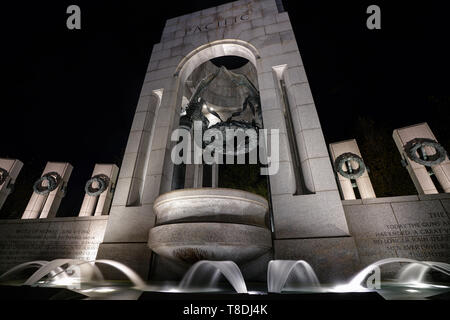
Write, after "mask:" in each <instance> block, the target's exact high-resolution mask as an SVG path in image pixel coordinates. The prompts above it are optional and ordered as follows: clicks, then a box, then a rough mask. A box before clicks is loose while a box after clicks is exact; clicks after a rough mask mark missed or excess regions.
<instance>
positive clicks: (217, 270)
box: [179, 260, 247, 293]
mask: <svg viewBox="0 0 450 320" xmlns="http://www.w3.org/2000/svg"><path fill="white" fill-rule="evenodd" d="M220 274H222V275H223V276H224V277H225V278H226V279H227V280H228V282H229V283H230V284H231V285H232V287H233V288H234V290H236V292H237V293H247V286H246V285H245V281H244V278H243V277H242V273H241V270H240V269H239V267H238V266H237V265H236V263H234V262H233V261H209V260H202V261H199V262H197V263H195V264H194V265H192V267H191V268H190V269H189V270H188V271H187V272H186V274H185V275H184V277H183V279H182V280H181V282H180V285H179V287H180V288H192V287H193V285H196V286H199V285H202V283H201V282H200V280H201V279H203V280H205V279H206V280H208V282H207V283H205V284H203V285H206V286H209V287H211V286H212V285H214V284H215V283H216V282H217V281H218V279H219V275H220ZM199 275H201V277H198V276H199Z"/></svg>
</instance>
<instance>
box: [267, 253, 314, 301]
mask: <svg viewBox="0 0 450 320" xmlns="http://www.w3.org/2000/svg"><path fill="white" fill-rule="evenodd" d="M292 275H293V276H294V279H295V280H297V281H299V282H300V286H302V287H320V283H319V280H318V279H317V276H316V273H315V272H314V270H313V268H312V267H311V265H310V264H309V263H308V262H306V261H303V260H298V261H295V260H272V261H270V262H269V267H268V268H267V291H268V292H274V293H281V291H282V290H283V288H284V287H285V286H286V282H287V281H288V279H289V276H292Z"/></svg>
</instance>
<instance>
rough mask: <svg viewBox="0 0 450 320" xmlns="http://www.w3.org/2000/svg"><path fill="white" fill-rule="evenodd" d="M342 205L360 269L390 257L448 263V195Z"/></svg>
mask: <svg viewBox="0 0 450 320" xmlns="http://www.w3.org/2000/svg"><path fill="white" fill-rule="evenodd" d="M343 205H344V211H345V215H346V218H347V222H348V226H349V229H350V233H351V235H352V237H353V239H354V240H355V243H356V247H357V249H358V254H359V260H360V265H361V267H363V266H366V265H368V264H370V263H372V262H375V261H377V260H380V259H384V258H391V257H401V258H410V259H416V260H421V261H438V262H446V263H450V194H436V195H419V196H405V197H394V198H379V199H370V200H349V201H343Z"/></svg>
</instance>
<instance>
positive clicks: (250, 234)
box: [148, 222, 272, 264]
mask: <svg viewBox="0 0 450 320" xmlns="http://www.w3.org/2000/svg"><path fill="white" fill-rule="evenodd" d="M148 246H149V247H150V248H151V249H152V250H153V251H155V252H156V253H157V254H158V255H161V256H163V257H166V258H169V259H172V260H176V261H179V262H183V263H185V264H192V263H195V262H197V261H200V260H215V261H219V260H231V261H234V262H236V263H241V262H246V261H249V260H252V259H254V258H257V257H259V256H261V255H263V254H264V253H265V252H267V251H269V250H270V249H271V247H272V241H271V233H270V231H269V230H268V229H267V228H263V227H258V226H251V225H242V224H234V223H215V222H207V223H177V224H169V225H161V226H157V227H154V228H152V229H150V233H149V240H148Z"/></svg>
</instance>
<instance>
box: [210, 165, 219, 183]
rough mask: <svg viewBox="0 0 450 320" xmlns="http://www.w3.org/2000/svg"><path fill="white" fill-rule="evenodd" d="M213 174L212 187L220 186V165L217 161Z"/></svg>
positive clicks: (213, 167) (213, 166)
mask: <svg viewBox="0 0 450 320" xmlns="http://www.w3.org/2000/svg"><path fill="white" fill-rule="evenodd" d="M211 176H212V182H211V187H212V188H218V187H219V165H218V164H217V163H215V164H213V165H212V174H211Z"/></svg>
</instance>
